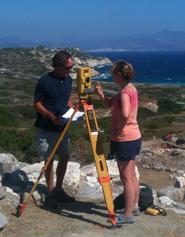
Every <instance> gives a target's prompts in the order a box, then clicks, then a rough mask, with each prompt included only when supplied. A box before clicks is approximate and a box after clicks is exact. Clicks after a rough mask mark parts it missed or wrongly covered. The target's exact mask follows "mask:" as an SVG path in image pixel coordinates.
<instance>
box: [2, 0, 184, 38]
mask: <svg viewBox="0 0 185 237" xmlns="http://www.w3.org/2000/svg"><path fill="white" fill-rule="evenodd" d="M184 9H185V1H184V0H130V1H129V0H1V1H0V32H1V34H0V38H3V37H9V36H14V37H15V36H16V37H18V38H21V39H27V40H35V41H52V40H54V41H57V40H63V41H68V40H71V39H73V40H74V39H76V40H90V39H91V38H103V37H105V38H107V37H109V38H110V39H112V38H117V37H122V36H127V35H133V34H144V33H156V32H159V31H162V30H178V31H185V14H184Z"/></svg>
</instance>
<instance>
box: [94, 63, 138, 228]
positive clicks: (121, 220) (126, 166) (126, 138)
mask: <svg viewBox="0 0 185 237" xmlns="http://www.w3.org/2000/svg"><path fill="white" fill-rule="evenodd" d="M133 76H134V71H133V68H132V65H131V64H129V63H127V62H125V61H123V60H119V61H117V62H115V63H114V64H113V67H112V77H113V80H114V82H116V83H117V84H118V85H119V86H120V88H121V89H120V91H119V93H118V94H116V95H115V96H113V97H112V98H108V97H106V96H105V94H104V93H103V90H102V87H101V85H100V84H99V83H98V84H97V85H96V91H97V93H98V95H99V96H100V98H101V100H102V101H103V102H104V103H105V105H106V106H108V107H112V121H111V132H110V133H111V134H110V138H111V143H110V153H111V154H112V155H114V156H115V157H116V160H117V164H118V168H119V173H120V178H121V181H122V184H123V187H124V201H125V210H124V213H123V214H120V215H118V217H117V222H118V224H125V223H133V222H134V218H133V211H134V208H135V207H134V205H135V203H138V198H139V183H138V180H137V178H136V174H135V165H136V164H135V158H136V156H137V155H138V154H139V152H140V147H141V133H140V130H139V126H138V123H137V111H138V95H137V90H136V88H135V86H134V85H133V84H132V83H131V79H132V77H133ZM136 208H138V207H136Z"/></svg>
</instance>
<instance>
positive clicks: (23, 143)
mask: <svg viewBox="0 0 185 237" xmlns="http://www.w3.org/2000/svg"><path fill="white" fill-rule="evenodd" d="M69 51H70V52H71V53H72V55H75V57H79V58H80V57H82V58H83V59H84V58H85V57H88V56H87V55H86V54H84V53H81V52H80V51H79V50H75V49H69ZM54 53H55V51H54V50H49V49H46V48H44V47H42V46H40V47H37V48H29V49H28V48H25V49H24V48H12V49H0V152H8V153H12V154H14V155H15V156H16V158H17V159H18V160H20V161H25V162H29V163H33V162H35V161H36V157H37V154H36V144H35V128H34V120H35V110H34V108H33V105H32V103H33V91H34V88H35V85H36V82H37V80H38V79H39V77H40V76H41V75H43V74H44V73H46V72H47V71H48V70H50V69H51V67H50V62H51V57H52V56H53V54H54ZM102 84H103V87H104V88H105V92H106V93H107V95H112V94H114V93H116V92H117V91H118V88H117V86H115V85H114V84H112V83H102ZM75 87H76V83H75V81H74V85H73V88H74V91H73V93H74V94H75ZM137 88H138V91H139V98H140V107H139V113H138V121H139V124H140V127H141V131H142V134H143V138H144V139H150V138H153V137H154V136H155V137H158V138H161V137H164V136H165V135H166V134H168V133H176V134H180V135H182V136H184V135H185V134H184V131H185V129H184V121H185V112H184V108H185V105H184V100H185V99H184V98H185V87H172V86H169V87H168V86H157V85H137ZM92 99H93V105H94V107H95V110H96V112H97V114H98V122H99V126H100V128H101V130H102V131H103V135H102V139H103V143H104V149H105V154H108V152H109V151H108V146H109V127H110V116H105V114H106V113H105V112H106V111H107V110H106V109H105V108H104V106H103V105H102V103H101V102H100V100H99V99H98V97H97V96H96V95H92ZM148 102H150V103H151V104H152V105H155V106H156V108H157V110H153V109H151V108H150V107H148V106H147V105H148ZM70 134H71V143H72V152H71V156H72V157H71V158H72V160H77V159H78V160H79V159H80V161H81V162H83V163H87V162H89V161H90V160H91V159H92V153H91V147H90V144H89V138H88V134H87V129H86V127H85V121H81V122H79V123H78V124H73V125H72V127H71V128H70Z"/></svg>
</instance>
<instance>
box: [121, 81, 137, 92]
mask: <svg viewBox="0 0 185 237" xmlns="http://www.w3.org/2000/svg"><path fill="white" fill-rule="evenodd" d="M121 92H122V93H127V94H133V93H137V89H136V87H135V86H134V85H133V84H131V83H129V84H128V85H127V86H126V87H124V88H123V89H122V90H121Z"/></svg>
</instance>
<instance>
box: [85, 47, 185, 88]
mask: <svg viewBox="0 0 185 237" xmlns="http://www.w3.org/2000/svg"><path fill="white" fill-rule="evenodd" d="M87 53H88V54H89V55H92V56H95V57H107V58H109V59H110V60H111V61H112V62H114V61H116V60H119V59H123V60H125V61H127V62H129V63H131V64H132V65H133V67H134V70H135V73H136V75H135V78H134V80H133V82H135V83H144V84H163V85H172V86H173V85H177V86H185V52H182V51H180V52H179V51H178V52H171V51H170V52H169V51H142V52H128V51H121V52H112V51H108V52H107V51H106V52H103V51H102V52H100V51H98V52H87ZM110 68H111V65H105V66H101V65H100V66H98V67H97V68H96V70H97V71H98V72H99V73H100V75H99V76H97V77H94V78H92V80H98V81H105V82H111V81H112V77H111V74H110Z"/></svg>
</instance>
